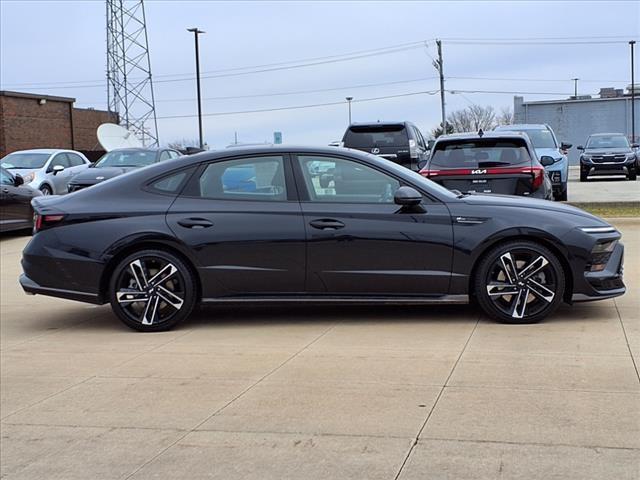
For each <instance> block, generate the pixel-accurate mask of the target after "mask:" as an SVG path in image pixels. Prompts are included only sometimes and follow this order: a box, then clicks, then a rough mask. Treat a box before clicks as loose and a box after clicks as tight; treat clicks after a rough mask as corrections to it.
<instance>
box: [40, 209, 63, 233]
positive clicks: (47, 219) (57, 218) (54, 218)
mask: <svg viewBox="0 0 640 480" xmlns="http://www.w3.org/2000/svg"><path fill="white" fill-rule="evenodd" d="M63 219H64V215H39V214H37V213H36V214H34V216H33V232H34V233H35V232H39V231H40V230H42V229H44V228H49V227H52V226H54V225H55V224H56V223H58V222H61V221H62V220H63Z"/></svg>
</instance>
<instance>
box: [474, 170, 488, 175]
mask: <svg viewBox="0 0 640 480" xmlns="http://www.w3.org/2000/svg"><path fill="white" fill-rule="evenodd" d="M471 173H472V174H473V175H481V174H483V173H487V170H486V169H482V170H481V169H477V170H471Z"/></svg>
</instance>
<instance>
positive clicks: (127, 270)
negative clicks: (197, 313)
mask: <svg viewBox="0 0 640 480" xmlns="http://www.w3.org/2000/svg"><path fill="white" fill-rule="evenodd" d="M109 292H110V293H109V295H110V300H111V308H112V309H113V311H114V313H115V314H116V315H117V316H118V318H120V320H122V321H123V322H124V323H125V324H126V325H127V326H129V327H131V328H133V329H135V330H139V331H142V332H157V331H163V330H169V329H170V328H172V327H174V326H175V325H177V324H178V323H180V322H181V321H182V320H184V319H185V318H187V317H188V316H189V314H190V313H191V312H192V311H193V307H194V305H195V300H196V297H195V279H194V278H193V274H192V273H191V270H190V269H189V268H188V267H187V266H186V265H185V264H184V262H183V261H182V260H181V259H179V258H178V257H176V256H174V255H172V254H170V253H168V252H165V251H162V250H143V251H140V252H136V253H134V254H133V255H130V256H128V257H127V258H125V259H124V260H122V261H121V262H120V263H119V264H118V266H117V267H116V268H115V270H114V272H113V274H112V276H111V282H110V289H109Z"/></svg>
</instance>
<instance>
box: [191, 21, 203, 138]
mask: <svg viewBox="0 0 640 480" xmlns="http://www.w3.org/2000/svg"><path fill="white" fill-rule="evenodd" d="M187 32H192V33H193V37H194V38H195V41H196V85H197V89H198V140H199V144H200V148H201V149H202V148H204V142H203V140H202V99H201V97H200V49H199V45H198V35H200V34H201V33H205V32H204V31H202V30H199V29H198V28H197V27H193V28H187Z"/></svg>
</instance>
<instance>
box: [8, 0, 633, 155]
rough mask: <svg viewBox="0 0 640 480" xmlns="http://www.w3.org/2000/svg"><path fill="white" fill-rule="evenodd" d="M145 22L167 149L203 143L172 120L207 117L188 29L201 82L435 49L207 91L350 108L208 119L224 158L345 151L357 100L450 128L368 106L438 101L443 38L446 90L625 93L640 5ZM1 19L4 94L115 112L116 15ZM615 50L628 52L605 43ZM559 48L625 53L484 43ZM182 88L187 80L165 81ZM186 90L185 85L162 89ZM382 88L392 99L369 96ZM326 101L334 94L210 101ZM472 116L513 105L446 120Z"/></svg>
mask: <svg viewBox="0 0 640 480" xmlns="http://www.w3.org/2000/svg"><path fill="white" fill-rule="evenodd" d="M145 8H146V17H147V27H148V36H149V46H150V50H151V65H152V70H153V75H154V78H155V79H156V80H157V81H156V83H155V85H154V88H155V98H156V112H157V116H158V130H159V136H160V141H161V143H163V144H166V143H168V142H171V141H174V140H176V139H181V138H187V139H196V138H197V119H196V117H195V116H193V117H188V118H179V119H176V118H163V117H170V116H174V115H195V113H196V102H195V96H196V95H195V93H196V91H195V81H194V80H193V72H194V48H193V34H191V33H188V32H187V31H186V28H188V27H192V26H197V27H199V28H201V29H203V30H205V31H206V32H207V33H206V34H204V35H202V36H201V42H200V54H201V60H200V61H201V70H202V72H212V71H218V70H225V69H231V68H236V67H247V66H256V65H264V64H272V63H280V62H287V61H291V60H295V61H298V60H306V59H313V58H316V57H327V56H337V55H342V54H349V53H352V52H358V51H364V50H372V49H379V48H380V49H382V48H385V47H390V46H394V45H401V44H407V43H412V42H420V41H423V40H426V41H428V47H426V48H425V47H424V46H421V45H418V46H416V47H415V48H407V49H404V50H399V51H396V52H394V53H387V54H384V55H375V56H366V57H363V58H359V59H355V60H350V61H340V62H333V63H323V64H320V65H314V66H306V67H301V68H293V69H287V70H276V71H271V72H262V73H255V74H249V75H240V76H223V77H220V76H218V78H207V79H204V80H203V81H202V91H203V97H204V98H206V99H207V100H204V102H203V113H204V114H205V115H207V114H214V113H224V112H237V111H246V110H261V109H269V108H280V107H291V106H302V105H311V104H322V103H333V102H341V103H339V104H338V105H331V106H322V107H316V108H304V109H292V110H280V111H275V112H262V113H245V114H232V115H215V116H213V115H212V116H205V118H204V133H205V141H206V142H207V143H208V144H209V145H210V146H212V147H214V148H220V147H224V146H226V145H227V144H229V143H231V142H232V141H233V139H234V132H238V138H239V141H241V142H261V141H265V140H268V141H271V139H272V135H273V132H274V131H276V130H278V131H282V132H283V137H284V141H285V143H297V144H327V143H329V142H331V141H333V140H338V139H340V138H341V136H342V133H343V132H344V129H345V127H346V124H347V121H348V117H347V105H346V102H345V100H344V98H345V97H346V96H353V97H354V99H355V100H354V103H353V120H354V121H376V120H411V121H413V122H415V123H416V124H417V125H418V126H419V127H420V128H421V129H422V130H423V131H425V132H427V131H429V130H430V129H431V128H432V127H434V126H435V125H437V124H438V122H439V120H440V103H439V102H440V99H439V96H438V95H428V94H425V93H423V94H418V95H409V96H400V97H395V98H388V99H382V100H376V101H358V100H363V99H371V98H376V97H383V96H393V95H401V94H407V93H415V92H425V91H436V90H437V89H438V80H437V78H435V77H436V75H437V72H436V70H435V69H434V67H433V66H432V64H431V63H432V59H431V58H430V57H429V56H432V57H435V56H436V48H435V44H434V43H433V41H432V39H434V38H442V39H443V52H444V71H445V76H446V77H447V80H446V88H447V89H449V90H461V91H465V90H467V91H469V90H484V91H486V90H489V91H502V92H511V91H521V92H529V93H527V94H525V95H524V97H525V99H527V100H543V99H551V98H562V97H566V96H568V95H572V94H573V82H572V81H571V78H574V77H578V78H580V81H579V84H578V85H579V94H595V93H597V92H598V90H599V88H600V87H609V86H611V87H617V88H624V87H626V86H627V85H628V84H629V83H630V80H629V77H630V66H629V45H628V44H627V41H628V40H629V39H632V38H636V39H638V37H639V36H640V2H638V1H630V2H611V1H608V2H605V1H603V2H596V1H585V2H580V1H567V2H561V1H555V2H541V1H538V2H516V1H512V2H479V1H476V2H446V3H445V2H419V1H413V2H400V1H394V2H386V1H379V2H364V1H361V2H329V1H325V2H308V1H305V2H294V1H290V2H269V1H255V2H241V1H234V2H213V1H204V0H202V1H180V2H178V1H168V0H167V1H150V0H147V1H146V2H145ZM0 19H1V20H0V32H1V33H0V40H1V56H0V58H1V59H0V84H1V85H0V89H4V90H18V91H32V92H37V93H43V94H50V95H60V96H68V97H74V98H76V99H77V106H81V107H95V108H99V109H104V108H106V96H107V95H106V81H105V80H104V79H105V70H106V67H105V65H106V51H105V50H106V43H105V42H106V41H105V38H106V32H105V1H103V0H93V1H81V0H76V1H66V2H63V1H54V0H48V1H41V2H35V1H34V2H30V1H8V0H1V1H0ZM614 36H619V38H595V37H614ZM559 37H571V39H572V40H571V41H572V42H590V41H607V42H618V43H606V44H594V43H587V44H573V43H568V42H563V41H561V40H546V41H543V43H538V44H513V42H509V41H500V42H497V43H496V44H493V43H488V42H480V41H478V39H533V40H535V39H541V38H542V39H546V38H551V39H557V38H559ZM453 39H468V41H466V42H460V41H459V40H458V41H457V42H456V41H454V40H453ZM636 58H638V55H636ZM302 63H314V62H302ZM636 63H638V62H636ZM636 71H637V70H636ZM171 74H184V76H183V77H175V76H174V77H169V76H167V75H171ZM209 75H214V74H209ZM218 75H219V74H218ZM454 77H458V78H454ZM460 77H475V78H460ZM175 78H186V80H185V81H178V82H176V81H170V82H169V81H162V80H169V79H175ZM60 82H63V83H60ZM64 82H66V83H64ZM70 82H76V84H75V85H74V84H73V83H70ZM83 82H85V83H83ZM381 83H386V84H387V85H377V86H368V87H363V85H370V84H381ZM26 84H31V85H26ZM342 87H348V88H342ZM326 89H334V90H331V91H324V92H315V93H297V94H292V95H275V96H273V95H272V96H262V97H259V96H254V97H250V98H230V99H220V98H213V99H212V98H211V97H229V96H235V97H237V96H245V97H246V96H247V95H263V94H274V93H278V94H282V93H290V92H299V91H301V90H302V91H308V90H326ZM534 93H540V94H536V95H534ZM471 102H473V103H476V104H480V105H492V106H494V107H495V108H496V109H498V110H499V109H500V108H502V107H507V106H511V105H512V104H513V94H512V93H495V94H494V93H492V94H487V93H484V94H481V93H464V94H460V93H456V94H451V93H448V94H447V109H448V111H451V110H456V109H460V108H464V107H466V106H467V105H469V104H470V103H471Z"/></svg>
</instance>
